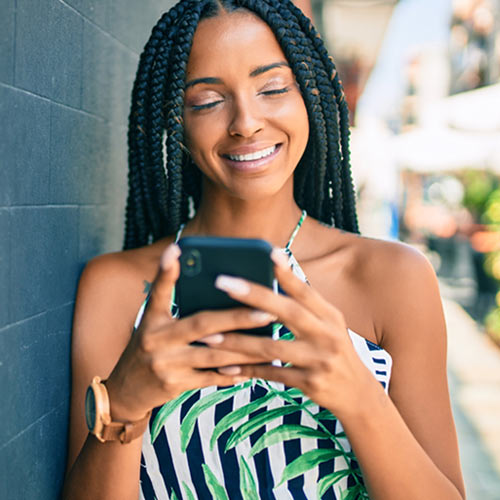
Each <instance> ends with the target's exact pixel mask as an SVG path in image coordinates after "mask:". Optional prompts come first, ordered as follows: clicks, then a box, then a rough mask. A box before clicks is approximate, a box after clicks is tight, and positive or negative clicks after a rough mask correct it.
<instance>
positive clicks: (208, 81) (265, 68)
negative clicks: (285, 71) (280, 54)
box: [185, 62, 290, 89]
mask: <svg viewBox="0 0 500 500" xmlns="http://www.w3.org/2000/svg"><path fill="white" fill-rule="evenodd" d="M282 67H286V68H289V67H290V65H289V64H288V63H286V62H275V63H272V64H266V65H265V66H258V67H257V68H255V69H254V70H252V71H251V72H250V76H251V77H255V76H259V75H262V73H265V72H266V71H270V70H272V69H274V68H282ZM200 83H206V84H217V85H220V84H221V83H223V81H222V80H221V79H220V78H216V77H210V76H209V77H206V78H196V79H194V80H190V81H189V82H187V83H186V86H185V89H188V88H189V87H192V86H193V85H198V84H200Z"/></svg>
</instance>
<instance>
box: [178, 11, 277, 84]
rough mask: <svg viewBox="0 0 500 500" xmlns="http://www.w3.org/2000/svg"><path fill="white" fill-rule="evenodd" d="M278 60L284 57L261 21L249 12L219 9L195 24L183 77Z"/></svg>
mask: <svg viewBox="0 0 500 500" xmlns="http://www.w3.org/2000/svg"><path fill="white" fill-rule="evenodd" d="M279 61H286V57H285V55H284V53H283V50H282V49H281V47H280V45H279V43H278V41H277V40H276V37H275V36H274V33H273V32H272V31H271V29H270V28H269V26H268V25H267V24H266V23H265V22H264V21H262V20H261V19H260V18H258V17H256V16H255V15H253V14H251V13H249V12H231V13H223V14H220V15H218V16H217V17H213V18H209V19H204V20H203V21H201V22H200V24H199V25H198V27H197V29H196V32H195V34H194V38H193V45H192V48H191V53H190V55H189V61H188V66H187V74H186V79H190V78H193V77H200V76H218V75H219V74H220V73H221V71H231V70H235V71H239V72H242V71H246V70H247V69H249V68H252V67H253V68H255V67H257V66H261V65H263V64H270V63H274V62H279ZM245 76H246V75H245Z"/></svg>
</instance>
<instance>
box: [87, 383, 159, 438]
mask: <svg viewBox="0 0 500 500" xmlns="http://www.w3.org/2000/svg"><path fill="white" fill-rule="evenodd" d="M104 382H105V381H104V380H101V378H100V377H98V376H95V377H94V378H93V380H92V383H91V384H90V385H89V388H88V389H87V394H86V396H85V419H86V420H87V427H88V428H89V431H90V433H91V434H93V435H94V436H95V437H96V438H97V439H98V440H99V441H101V443H105V442H107V441H120V442H121V443H123V444H125V443H130V441H133V440H134V439H136V438H138V437H139V436H141V435H142V434H143V433H144V431H145V430H146V427H147V425H148V422H149V417H150V416H151V411H149V412H148V413H147V415H145V416H144V417H143V418H141V419H140V420H137V421H135V422H113V421H112V420H111V415H110V411H109V396H108V391H107V389H106V386H105V385H104Z"/></svg>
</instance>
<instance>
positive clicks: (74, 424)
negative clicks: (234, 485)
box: [63, 256, 144, 500]
mask: <svg viewBox="0 0 500 500" xmlns="http://www.w3.org/2000/svg"><path fill="white" fill-rule="evenodd" d="M135 278H136V277H135V276H134V275H133V274H131V270H130V266H126V265H124V263H123V262H122V261H121V260H120V259H117V258H114V257H113V256H106V257H101V258H98V259H95V260H94V261H92V262H91V263H90V264H89V265H87V267H86V268H85V270H84V272H83V274H82V277H81V279H80V283H79V287H78V294H77V299H76V306H75V314H74V322H73V337H72V391H71V413H70V430H69V447H68V464H67V477H66V481H65V485H64V490H63V498H64V499H66V498H68V499H74V500H78V499H80V498H81V499H89V498H92V499H96V500H98V499H100V498H106V499H113V498H116V499H120V500H127V499H134V500H136V499H137V498H138V487H139V464H140V456H141V439H137V440H135V441H132V442H131V443H129V444H123V445H122V444H121V443H117V442H109V443H101V442H99V441H98V440H97V439H96V438H95V437H94V436H92V435H91V434H89V433H88V430H87V425H86V423H85V410H84V400H85V392H86V390H87V387H88V385H89V384H90V382H91V380H92V378H93V377H94V376H95V375H99V376H101V378H103V379H107V378H108V376H109V374H110V373H111V371H112V369H113V367H114V366H115V365H116V363H117V361H118V359H119V357H120V355H121V354H122V352H123V351H124V349H125V347H126V345H127V344H128V342H129V340H130V334H131V332H132V328H133V321H134V318H133V312H132V311H137V310H138V309H139V306H140V303H141V299H142V300H143V299H144V294H143V293H142V290H140V289H139V287H140V284H141V281H140V280H137V279H135ZM123 290H127V292H128V293H123ZM110 400H111V403H112V402H113V397H112V395H110ZM112 415H113V418H114V419H117V420H118V419H120V417H122V416H121V415H119V414H118V413H117V411H116V410H115V409H112ZM123 417H124V418H127V417H125V416H123Z"/></svg>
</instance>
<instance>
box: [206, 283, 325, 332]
mask: <svg viewBox="0 0 500 500" xmlns="http://www.w3.org/2000/svg"><path fill="white" fill-rule="evenodd" d="M215 286H216V288H219V289H220V290H223V291H225V292H226V293H227V294H228V295H230V296H231V297H233V298H234V299H236V300H238V301H240V302H243V303H245V304H247V305H249V306H251V307H254V308H255V309H259V310H264V311H268V312H270V313H272V314H274V315H276V316H277V317H278V318H279V320H280V322H281V323H283V324H285V325H287V327H288V328H289V329H290V330H291V331H293V333H294V334H295V335H296V336H297V337H298V338H299V337H301V336H303V335H304V334H307V333H309V334H311V333H313V332H314V331H315V330H318V329H319V328H320V327H321V321H320V320H319V319H318V318H317V317H316V316H315V315H314V314H313V313H312V312H311V311H309V310H308V309H306V308H305V307H304V306H302V305H301V304H300V303H298V302H297V301H296V300H295V299H293V298H291V297H287V296H285V295H283V294H278V293H274V292H273V291H272V290H270V289H269V288H267V287H265V286H262V285H259V284H257V283H252V282H250V281H247V280H244V279H242V278H235V277H233V276H226V275H219V276H217V279H216V280H215Z"/></svg>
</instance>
